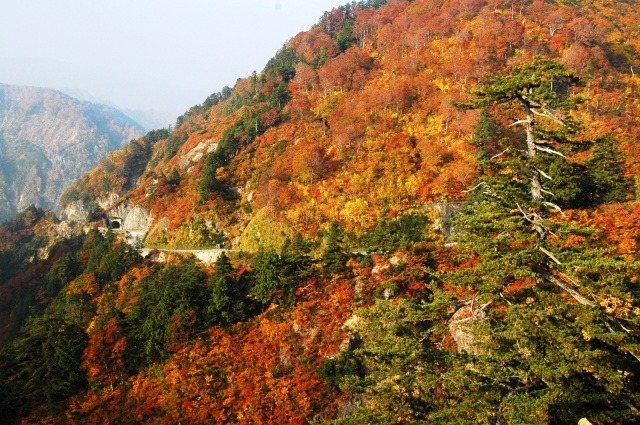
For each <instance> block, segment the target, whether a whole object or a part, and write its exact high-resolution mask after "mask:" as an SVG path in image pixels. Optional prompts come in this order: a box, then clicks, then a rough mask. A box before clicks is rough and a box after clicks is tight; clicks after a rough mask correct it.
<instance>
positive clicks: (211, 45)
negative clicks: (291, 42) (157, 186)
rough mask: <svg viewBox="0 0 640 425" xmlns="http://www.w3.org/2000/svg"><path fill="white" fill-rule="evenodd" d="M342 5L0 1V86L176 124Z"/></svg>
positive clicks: (224, 0) (317, 0) (303, 1)
mask: <svg viewBox="0 0 640 425" xmlns="http://www.w3.org/2000/svg"><path fill="white" fill-rule="evenodd" d="M347 2H348V1H347V0H55V1H52V0H0V3H1V4H0V17H1V19H0V83H6V84H16V85H30V86H39V87H48V88H54V89H58V90H62V91H66V92H67V93H71V94H73V95H75V96H76V97H81V98H84V99H85V100H94V101H99V102H102V103H108V104H111V105H114V106H117V107H120V108H123V109H131V110H135V109H139V110H155V111H158V112H162V113H170V114H171V115H172V116H173V117H174V118H175V117H177V116H178V115H180V114H181V113H183V112H184V111H186V110H187V109H189V108H190V107H191V106H193V105H195V104H199V103H202V102H203V101H204V100H205V99H206V97H207V96H208V95H210V94H211V93H214V92H218V91H220V89H222V88H223V87H224V86H229V87H233V86H234V84H235V82H236V80H237V79H238V78H244V77H247V76H249V75H250V74H251V73H252V72H253V71H257V72H260V71H261V70H262V69H263V68H264V66H265V65H266V63H267V61H268V60H269V59H270V58H272V57H273V56H274V54H275V53H276V52H277V50H278V49H279V48H280V47H282V46H283V45H284V43H285V42H286V41H287V40H288V39H290V38H292V37H294V36H295V35H296V34H298V33H299V32H301V31H306V30H308V29H309V28H311V26H312V25H313V24H315V23H317V22H318V20H319V18H320V17H321V16H322V14H323V13H324V12H325V11H328V10H331V9H332V8H334V7H337V6H340V5H342V4H345V3H347Z"/></svg>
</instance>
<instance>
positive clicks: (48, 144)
mask: <svg viewBox="0 0 640 425" xmlns="http://www.w3.org/2000/svg"><path fill="white" fill-rule="evenodd" d="M142 134H143V129H142V127H141V126H140V125H138V124H137V123H136V122H134V121H133V120H131V119H130V118H128V117H126V116H125V115H124V114H122V113H121V112H119V111H117V110H116V109H113V108H110V107H107V106H103V105H97V104H92V103H88V102H81V101H79V100H76V99H74V98H71V97H69V96H67V95H64V94H62V93H60V92H57V91H54V90H48V89H41V88H35V87H17V86H9V85H5V84H0V221H3V220H4V219H6V218H9V217H11V216H12V215H14V214H15V213H16V212H18V211H21V210H23V209H25V208H26V207H27V206H29V205H31V204H35V205H36V206H39V207H43V208H52V209H53V210H54V211H55V212H59V203H58V202H59V198H60V196H61V195H62V193H63V192H64V190H66V189H67V188H68V187H69V186H70V185H71V183H72V182H73V181H74V180H76V179H78V178H79V177H81V176H82V175H83V174H84V173H86V172H87V171H89V170H90V169H92V168H93V167H95V166H96V165H97V163H98V161H99V160H100V159H101V158H104V157H105V156H106V154H107V152H109V151H112V150H116V149H120V148H122V147H123V146H124V145H125V144H126V143H127V142H128V141H129V140H131V139H135V138H138V137H140V136H142Z"/></svg>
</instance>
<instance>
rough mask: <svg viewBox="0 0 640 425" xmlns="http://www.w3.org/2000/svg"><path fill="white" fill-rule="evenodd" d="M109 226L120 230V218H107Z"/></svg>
mask: <svg viewBox="0 0 640 425" xmlns="http://www.w3.org/2000/svg"><path fill="white" fill-rule="evenodd" d="M109 225H110V227H111V228H112V229H122V219H121V218H120V217H109Z"/></svg>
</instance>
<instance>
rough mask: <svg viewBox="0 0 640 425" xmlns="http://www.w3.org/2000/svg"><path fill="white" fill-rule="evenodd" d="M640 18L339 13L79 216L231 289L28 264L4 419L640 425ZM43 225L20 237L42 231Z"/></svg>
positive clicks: (157, 272) (418, 1)
mask: <svg viewBox="0 0 640 425" xmlns="http://www.w3.org/2000/svg"><path fill="white" fill-rule="evenodd" d="M639 14H640V7H639V5H638V3H637V1H635V0H629V1H625V2H603V1H584V2H572V1H558V2H546V1H542V0H534V1H521V2H511V1H509V2H505V1H484V0H472V1H468V0H461V1H456V0H446V1H434V0H414V1H408V0H390V1H366V2H360V3H356V2H354V3H351V4H347V5H345V6H344V7H341V8H339V9H335V10H332V11H329V12H327V13H325V14H324V15H323V16H322V17H321V19H320V20H319V23H318V25H316V26H314V27H312V28H311V29H310V30H309V31H306V32H303V33H300V34H298V35H296V36H295V37H293V38H291V39H290V40H288V41H287V42H286V44H285V45H284V46H283V47H282V48H281V49H280V50H279V51H278V52H276V54H275V56H274V57H273V59H272V60H270V61H269V62H268V63H267V64H266V66H265V68H264V69H263V70H262V71H261V72H259V73H258V72H256V73H254V74H253V75H251V76H249V77H247V78H244V79H241V80H238V82H237V84H236V85H235V87H233V88H224V89H223V90H221V91H220V92H219V93H214V94H212V95H211V96H209V97H208V98H207V99H206V100H205V101H204V102H203V104H202V105H196V106H194V107H192V108H191V109H190V110H189V111H187V112H186V113H185V114H184V115H183V116H181V117H180V118H179V119H178V121H177V123H176V125H175V128H173V129H166V130H156V131H153V132H150V133H148V134H147V135H146V136H144V137H143V138H140V139H138V140H135V141H133V142H132V143H130V144H129V145H128V146H127V147H126V148H125V149H124V150H121V151H117V152H114V153H112V154H110V155H109V156H108V157H107V158H106V159H105V160H103V161H102V162H101V164H100V165H99V166H98V167H97V168H96V169H94V170H93V171H91V172H89V173H88V174H86V175H84V176H83V177H82V178H81V179H79V180H78V181H77V182H76V183H75V184H74V185H73V186H72V187H71V188H70V189H69V190H68V191H67V192H66V193H65V195H64V196H63V198H62V203H63V204H64V205H67V206H71V205H84V206H85V207H87V209H88V210H91V211H92V215H93V217H95V218H98V221H97V222H95V223H94V226H95V227H97V225H98V224H100V225H102V223H103V222H102V220H100V217H101V214H103V213H104V214H105V216H109V214H111V213H110V211H114V210H115V208H117V207H118V206H122V205H137V206H141V207H143V208H144V209H146V210H147V211H148V212H149V214H150V215H151V216H152V217H153V223H152V225H151V227H150V229H149V232H148V233H147V234H146V237H145V239H144V241H143V243H144V244H145V245H146V246H147V247H150V248H164V247H169V248H175V247H179V248H189V247H198V248H203V247H205V248H206V247H213V246H218V245H220V244H223V246H225V247H227V248H229V251H228V252H227V253H226V254H225V255H222V256H221V257H220V258H219V259H218V261H217V262H216V264H215V265H214V266H213V267H208V266H206V265H204V264H201V263H198V262H196V261H195V259H194V258H185V257H181V256H178V255H175V256H173V255H168V257H169V258H167V259H166V261H165V262H153V261H151V259H149V258H148V259H143V258H141V257H140V256H139V255H138V254H137V252H136V251H135V250H132V249H131V247H129V246H128V245H127V244H126V243H124V242H122V241H119V240H118V239H117V237H116V235H115V234H113V233H112V232H107V233H106V235H105V236H102V235H101V234H100V233H99V232H98V231H97V230H96V229H93V230H91V231H89V232H88V233H86V234H84V235H81V236H76V237H72V238H66V239H64V240H63V241H61V242H59V243H58V244H57V245H49V246H48V247H47V254H46V255H45V254H44V252H41V253H40V255H39V256H35V257H33V258H32V257H30V256H29V255H28V253H26V252H22V253H20V252H19V251H17V249H18V247H19V246H20V245H19V244H16V243H4V242H3V245H2V246H0V252H1V253H2V255H3V257H0V260H2V261H3V262H7V264H8V262H9V261H14V260H13V259H14V258H17V259H18V260H15V264H17V266H16V267H17V268H16V270H21V272H20V273H19V276H18V277H16V276H13V275H11V276H9V275H8V276H6V277H5V276H4V275H0V277H1V278H2V279H3V280H2V281H0V284H2V285H3V286H2V290H3V292H2V293H1V294H2V297H3V298H2V299H1V300H0V301H2V303H1V304H0V307H2V309H3V310H2V314H4V315H6V317H10V318H11V321H10V323H11V327H10V328H7V330H6V331H5V334H6V336H5V344H4V347H3V348H2V351H1V352H0V400H1V403H2V409H3V411H5V412H10V414H11V417H12V420H13V421H15V422H16V423H24V424H30V423H65V424H68V423H78V424H79V423H83V424H85V423H96V424H97V423H265V424H267V423H271V424H283V423H300V424H303V423H332V424H363V423H398V424H409V423H429V424H445V423H456V424H465V423H468V424H477V423H483V424H484V423H486V424H548V423H549V424H556V423H563V424H564V423H567V424H577V423H578V421H580V420H581V419H583V418H584V420H587V421H588V422H587V423H592V424H610V423H620V424H626V423H634V422H637V421H638V420H639V419H640V414H639V413H638V409H639V408H640V387H639V384H638V382H639V381H638V379H639V377H638V370H640V334H639V333H640V287H639V282H638V275H639V274H638V272H639V270H638V264H639V263H638V261H639V259H640V258H639V252H638V241H639V237H640V233H639V229H638V223H639V222H640V205H639V204H638V176H639V175H640V168H639V167H640V163H639V162H638V158H640V155H639V154H640V152H639V149H640V144H639V140H640V138H639V136H640V134H639V133H640V130H639V129H640V126H639V125H638V124H639V123H638V120H639V118H638V117H639V116H640V114H639V113H640V101H639V98H640V97H639V94H640V77H639V76H638V75H637V72H638V69H640V58H639V57H638V54H637V49H638V48H640V46H639V44H640V27H639V22H640V16H639ZM103 209H104V211H103ZM31 214H33V215H37V216H38V217H40V216H42V217H45V219H46V216H45V214H44V213H42V212H41V211H38V210H34V211H31ZM30 217H31V216H30ZM17 220H18V219H17ZM19 220H21V221H16V222H15V223H11V225H10V226H12V227H5V228H4V229H3V230H2V232H3V233H0V235H2V238H3V239H2V240H3V241H4V240H5V239H6V240H7V241H15V240H18V239H17V237H16V236H15V234H16V233H15V232H16V231H18V232H22V234H23V237H33V236H32V235H34V233H33V231H32V230H31V229H32V228H34V225H33V222H34V220H35V219H33V218H29V217H22V218H19ZM88 224H89V227H90V226H91V223H88ZM36 227H37V226H36ZM12 238H13V239H12ZM3 267H4V266H3ZM3 270H4V268H3ZM25 276H32V278H31V279H30V280H25V278H24V277H25ZM16 288H21V290H22V291H23V292H18V291H17V289H16ZM15 294H37V295H34V296H27V295H20V296H19V297H17V296H16V295H15ZM10 296H11V297H17V298H16V299H18V300H20V303H21V305H22V306H23V307H22V308H21V310H20V311H30V312H31V313H30V314H22V315H21V316H20V317H17V316H15V314H13V313H11V312H12V308H13V305H14V304H13V303H12V299H11V298H9V297H10ZM29 309H30V310H29ZM8 323H9V322H8ZM20 327H21V329H22V330H21V332H20V333H19V334H16V329H18V328H20ZM582 423H585V422H584V421H583V422H582Z"/></svg>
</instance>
